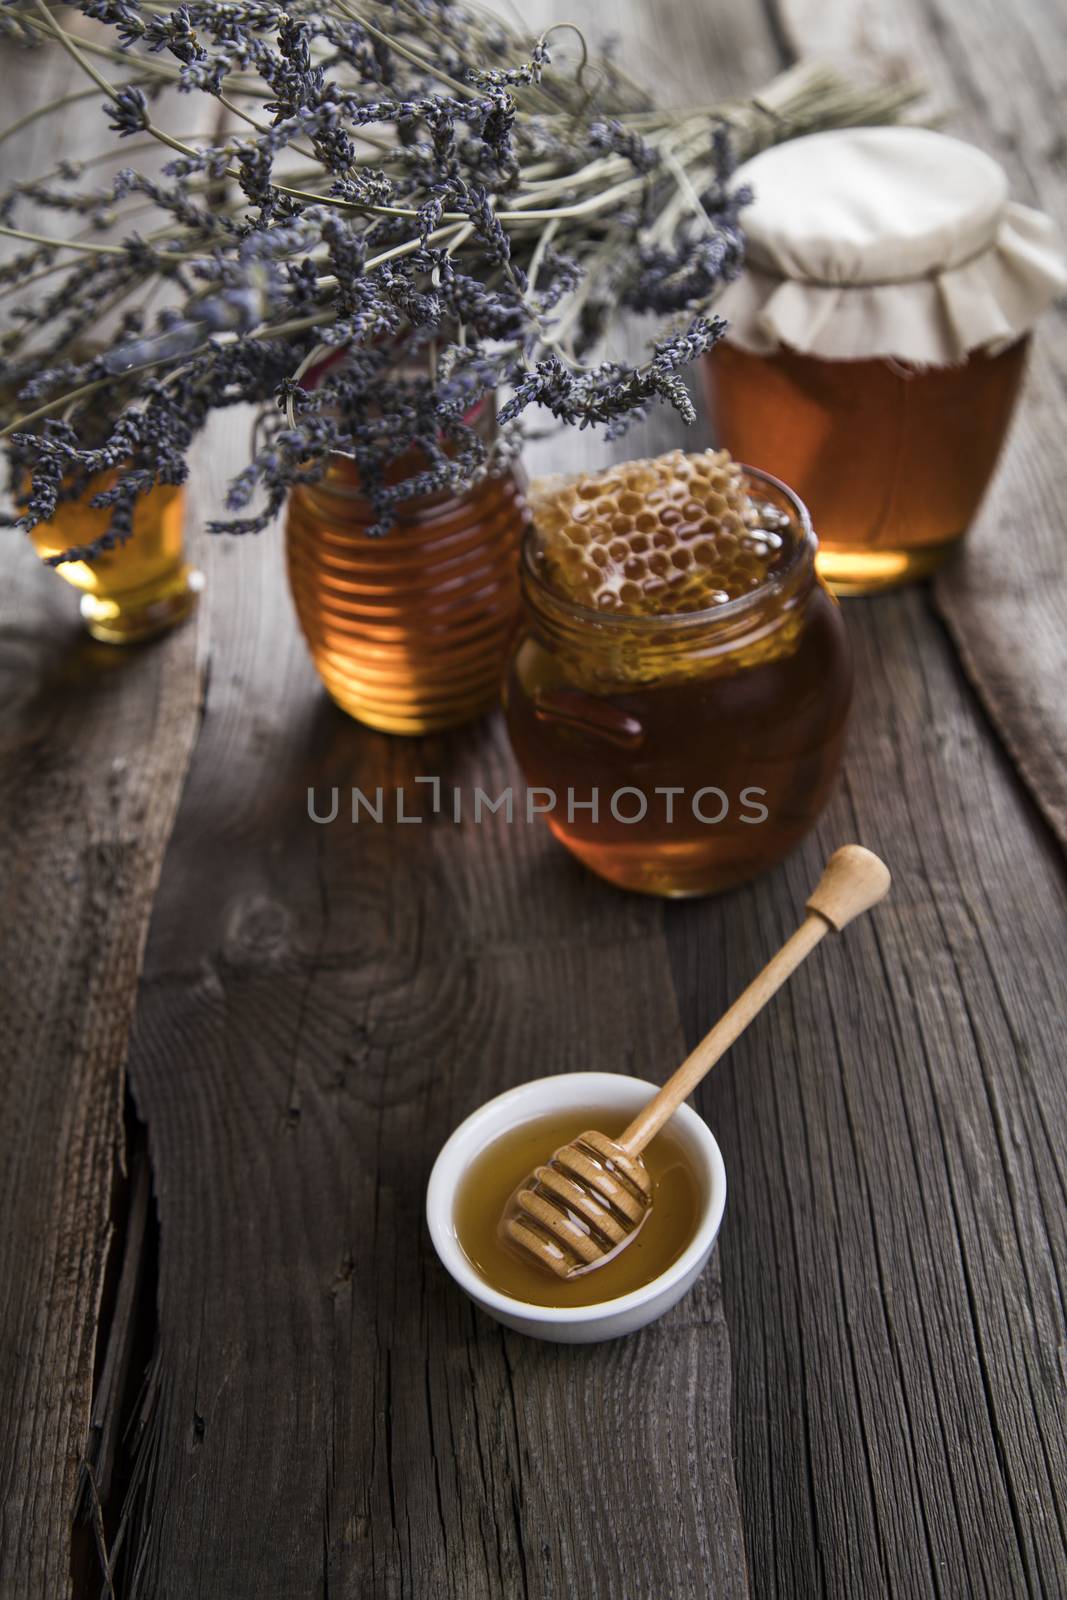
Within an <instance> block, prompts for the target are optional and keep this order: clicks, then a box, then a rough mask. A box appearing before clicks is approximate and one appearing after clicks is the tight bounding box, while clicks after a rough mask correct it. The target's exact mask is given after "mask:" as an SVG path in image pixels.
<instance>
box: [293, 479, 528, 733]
mask: <svg viewBox="0 0 1067 1600" xmlns="http://www.w3.org/2000/svg"><path fill="white" fill-rule="evenodd" d="M375 520H376V519H375V513H374V511H373V509H372V507H371V505H370V503H369V501H368V500H367V499H366V498H365V497H364V496H363V495H362V494H361V492H360V485H359V477H358V473H357V471H356V469H355V467H354V466H353V464H352V463H351V462H350V461H348V460H345V459H340V458H339V459H338V460H337V461H335V462H334V463H333V464H332V465H331V466H330V468H329V470H328V471H327V473H326V476H325V477H324V478H323V479H322V481H321V482H319V483H316V484H307V485H303V486H301V487H299V488H297V489H295V490H294V491H293V494H292V495H291V497H290V503H289V517H288V528H287V552H288V566H289V582H290V587H291V589H292V593H293V599H294V602H295V604H296V612H297V616H298V618H299V621H300V626H301V628H302V630H303V633H304V636H305V638H306V639H307V642H308V646H309V648H310V650H311V654H312V658H313V659H314V662H315V666H316V668H317V669H318V672H319V676H320V677H321V678H322V681H323V683H324V684H325V686H326V688H327V690H328V691H329V693H330V695H331V696H332V698H333V699H334V700H335V701H336V702H337V704H338V705H339V706H341V707H342V709H343V710H345V711H347V712H349V713H350V715H352V716H353V717H356V718H358V719H359V721H360V722H364V723H366V724H367V725H368V726H370V727H372V728H380V729H382V730H384V731H386V732H388V733H400V734H420V733H430V732H434V731H437V730H440V729H443V728H451V727H455V726H457V725H458V724H460V723H463V722H467V721H469V720H470V719H471V718H473V717H477V716H479V715H480V714H481V713H483V712H485V711H487V710H489V709H490V707H491V706H493V705H494V704H496V702H497V700H498V698H499V694H500V678H501V673H502V670H503V665H504V660H505V657H506V654H507V647H508V642H509V639H510V636H511V633H512V630H513V628H514V625H515V619H516V616H517V612H518V604H519V576H518V551H519V544H520V540H521V537H522V533H523V529H524V527H525V522H526V512H525V502H524V500H523V494H522V488H521V485H520V482H519V479H518V477H517V475H516V473H515V472H513V471H511V470H510V469H505V470H502V471H499V472H490V473H488V474H487V475H486V476H485V477H484V478H482V479H481V481H480V482H478V483H476V484H474V485H473V486H472V487H471V488H470V489H468V490H465V491H463V492H460V493H452V492H446V493H443V494H437V495H430V496H424V497H421V498H416V499H411V500H406V501H402V502H401V503H400V505H399V507H398V511H397V516H396V522H395V525H394V526H393V528H392V529H391V530H390V531H389V532H388V533H386V534H383V535H381V536H375V537H372V536H370V535H369V533H368V529H369V528H370V527H371V526H372V525H373V524H374V522H375Z"/></svg>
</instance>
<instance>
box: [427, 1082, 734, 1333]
mask: <svg viewBox="0 0 1067 1600" xmlns="http://www.w3.org/2000/svg"><path fill="white" fill-rule="evenodd" d="M658 1087H659V1086H658V1084H654V1083H645V1082H643V1081H642V1080H641V1079H640V1078H627V1077H623V1076H622V1074H620V1073H615V1072H567V1073H563V1074H562V1075H560V1076H559V1077H554V1078H537V1079H535V1080H534V1082H533V1083H523V1084H520V1085H519V1087H518V1088H517V1089H509V1090H508V1091H507V1092H506V1093H505V1094H499V1095H497V1097H496V1099H495V1100H490V1101H488V1102H487V1103H486V1104H485V1105H484V1106H482V1107H481V1109H480V1110H478V1111H475V1112H473V1113H472V1114H471V1116H469V1117H468V1118H467V1120H466V1122H461V1123H460V1125H459V1127H458V1128H457V1129H456V1131H455V1133H454V1134H453V1135H452V1137H451V1138H450V1139H449V1141H448V1143H447V1144H446V1145H445V1147H444V1149H443V1150H442V1151H441V1154H440V1155H439V1156H438V1157H437V1160H436V1161H435V1162H434V1167H433V1171H432V1172H431V1174H430V1182H429V1186H428V1188H427V1190H426V1221H427V1223H428V1224H429V1228H430V1237H431V1239H432V1240H433V1244H434V1249H435V1250H436V1251H437V1254H438V1255H439V1256H440V1258H441V1261H442V1263H443V1264H444V1266H445V1267H446V1268H447V1270H448V1271H449V1272H450V1273H451V1274H452V1276H453V1278H455V1280H456V1282H457V1283H458V1284H459V1286H460V1288H461V1289H465V1290H466V1291H467V1293H468V1294H469V1295H470V1297H471V1299H472V1300H473V1301H474V1303H475V1304H476V1305H478V1306H480V1307H481V1308H482V1310H483V1311H486V1312H488V1314H489V1315H490V1316H491V1317H495V1318H496V1320H497V1321H498V1322H502V1323H504V1325H505V1326H506V1327H508V1328H515V1329H517V1331H518V1332H519V1333H528V1334H530V1335H531V1336H532V1337H533V1338H535V1339H552V1340H554V1341H556V1342H557V1343H559V1344H593V1343H594V1342H595V1341H596V1340H598V1339H616V1338H618V1337H619V1336H620V1335H622V1334H624V1333H633V1332H634V1330H635V1329H637V1328H643V1327H644V1326H645V1324H646V1323H649V1322H654V1321H655V1320H656V1318H657V1317H661V1316H662V1315H663V1313H664V1312H665V1311H667V1310H669V1309H670V1307H671V1306H673V1305H674V1304H675V1302H676V1301H678V1300H680V1299H681V1298H682V1296H683V1294H685V1293H686V1291H687V1290H688V1289H690V1288H691V1287H692V1285H693V1283H694V1282H695V1280H696V1278H697V1275H698V1274H699V1273H700V1272H701V1271H702V1270H703V1268H704V1266H705V1265H706V1264H707V1260H708V1257H709V1256H710V1255H711V1250H712V1246H713V1245H714V1243H715V1239H716V1235H717V1234H718V1232H719V1224H720V1222H721V1221H722V1212H723V1206H724V1205H725V1204H726V1170H725V1168H724V1167H723V1163H722V1154H721V1152H720V1150H719V1147H718V1145H717V1144H716V1143H715V1140H714V1138H713V1137H712V1135H711V1131H710V1129H709V1128H708V1127H707V1125H706V1124H705V1123H704V1122H702V1121H701V1119H700V1118H699V1117H698V1116H697V1114H696V1112H695V1111H693V1110H691V1109H690V1107H689V1106H681V1107H680V1108H679V1110H677V1111H676V1112H675V1114H674V1117H673V1119H672V1121H671V1129H672V1131H673V1133H674V1134H675V1136H676V1137H677V1138H678V1139H679V1140H680V1141H681V1142H682V1143H683V1144H684V1145H685V1147H686V1149H687V1151H688V1152H689V1154H690V1155H691V1156H692V1159H693V1164H694V1167H695V1169H696V1172H697V1175H698V1177H699V1179H700V1182H701V1186H702V1189H703V1197H702V1198H703V1204H702V1206H701V1210H700V1219H699V1221H698V1223H697V1228H696V1232H695V1233H694V1235H693V1238H692V1239H691V1240H690V1242H689V1244H688V1245H687V1246H686V1248H685V1249H684V1250H683V1251H682V1253H681V1255H680V1256H679V1257H678V1259H677V1261H675V1262H674V1263H673V1264H672V1265H671V1266H669V1267H668V1268H667V1270H666V1272H662V1273H660V1275H659V1277H658V1278H653V1280H652V1282H651V1283H646V1284H645V1286H644V1288H642V1289H634V1290H633V1291H632V1292H631V1293H630V1294H624V1295H620V1296H619V1297H618V1299H615V1300H604V1301H601V1303H600V1304H599V1305H593V1306H534V1305H530V1304H528V1303H527V1302H526V1301H525V1300H516V1299H514V1298H513V1297H512V1296H511V1295H508V1294H501V1293H500V1291H499V1290H497V1289H492V1288H490V1286H489V1284H487V1283H486V1282H485V1281H484V1279H483V1278H482V1277H481V1276H480V1275H479V1274H478V1273H477V1272H476V1271H475V1270H474V1267H473V1266H472V1265H471V1263H470V1261H469V1260H468V1259H467V1257H466V1255H465V1254H464V1252H463V1249H462V1248H461V1246H460V1243H459V1239H458V1238H457V1237H456V1227H455V1221H454V1206H455V1197H456V1188H457V1186H458V1184H459V1181H460V1179H461V1178H462V1177H463V1174H464V1173H465V1172H466V1171H467V1168H468V1167H469V1166H470V1163H471V1161H472V1160H473V1159H474V1157H475V1156H476V1155H477V1154H478V1152H479V1151H480V1150H482V1149H483V1148H484V1147H485V1146H486V1145H487V1144H488V1143H489V1142H490V1140H491V1139H495V1138H496V1137H497V1136H498V1135H499V1134H501V1133H503V1132H504V1131H505V1130H506V1129H508V1128H513V1127H515V1126H516V1124H517V1123H520V1122H528V1121H530V1119H531V1118H532V1117H537V1116H543V1115H545V1114H546V1113H547V1112H550V1111H559V1110H565V1109H566V1108H567V1107H568V1106H576V1107H582V1108H588V1107H590V1106H607V1107H610V1108H611V1109H612V1110H616V1109H617V1110H619V1111H621V1112H623V1114H624V1115H630V1116H632V1115H633V1114H634V1112H636V1111H637V1110H638V1109H639V1108H640V1107H641V1106H643V1105H644V1104H645V1103H646V1102H647V1101H648V1100H649V1099H650V1098H651V1096H652V1095H653V1094H654V1093H655V1092H656V1089H657V1088H658ZM546 1154H548V1152H546Z"/></svg>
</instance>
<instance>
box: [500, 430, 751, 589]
mask: <svg viewBox="0 0 1067 1600" xmlns="http://www.w3.org/2000/svg"><path fill="white" fill-rule="evenodd" d="M531 509H532V511H533V516H534V521H535V523H536V525H537V529H538V533H539V535H540V543H541V552H540V553H541V561H542V568H543V571H544V574H545V577H546V578H547V580H548V582H549V583H550V585H551V586H552V588H553V589H555V590H556V592H557V593H558V594H560V595H561V596H562V597H563V598H565V599H567V600H570V601H573V602H574V603H575V604H577V605H582V606H588V607H589V608H590V609H591V610H594V611H605V612H619V613H621V614H623V615H627V616H642V615H643V616H654V615H670V614H672V613H675V612H693V611H701V610H704V609H705V608H708V607H711V606H717V605H725V604H726V603H727V601H729V600H736V599H737V598H738V597H739V596H741V595H743V594H748V593H751V591H752V590H754V589H757V588H759V586H760V584H761V583H762V582H763V581H764V579H765V577H766V576H767V573H768V572H769V570H770V568H771V567H772V566H773V564H774V562H775V561H776V560H777V559H778V557H779V554H780V552H781V549H782V543H783V540H782V533H781V532H780V531H779V530H780V527H781V519H780V517H779V514H778V513H776V512H774V511H773V510H771V509H770V508H763V507H760V506H758V505H756V504H754V503H753V502H752V501H751V500H750V498H749V496H748V493H747V491H746V488H745V481H744V475H743V473H742V470H741V468H740V467H739V466H738V464H737V463H736V462H735V461H733V460H732V459H731V457H730V456H729V455H728V454H727V452H726V451H725V450H720V451H713V450H707V451H704V452H702V453H697V454H690V455H687V454H685V453H684V452H683V451H681V450H674V451H671V452H670V453H669V454H667V455H662V456H657V457H655V459H653V460H647V461H627V462H623V463H622V464H621V465H619V466H615V467H611V468H609V469H608V470H607V471H606V472H601V473H595V474H591V475H590V476H588V477H582V478H577V479H574V478H572V479H563V478H555V479H552V480H550V481H548V482H546V483H544V484H542V485H541V486H540V488H539V490H538V492H536V493H535V494H534V496H533V497H532V501H531Z"/></svg>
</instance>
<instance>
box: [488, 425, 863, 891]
mask: <svg viewBox="0 0 1067 1600" xmlns="http://www.w3.org/2000/svg"><path fill="white" fill-rule="evenodd" d="M532 511H533V519H534V521H533V527H532V529H531V531H530V532H529V533H528V534H527V537H526V539H525V542H524V546H523V554H522V587H523V597H524V618H523V621H522V623H521V625H520V629H519V633H518V636H517V639H516V642H515V646H514V649H513V653H512V658H511V663H510V667H509V671H508V675H507V680H506V684H505V709H506V713H507V724H508V732H509V734H510V737H511V742H512V745H513V747H514V749H515V753H516V755H517V757H518V760H519V763H520V765H521V767H522V770H523V773H524V776H525V778H526V782H527V785H528V801H529V800H534V802H535V809H536V810H537V811H540V812H543V814H544V815H545V817H546V820H547V822H548V824H549V826H550V828H551V829H552V831H553V832H554V833H555V835H556V837H557V838H558V839H559V840H561V842H562V843H563V844H564V845H566V847H567V849H568V850H570V851H572V852H573V853H574V855H576V856H577V857H578V858H579V859H580V860H582V861H583V862H584V863H585V864H586V865H587V866H589V867H591V868H592V870H593V871H594V872H597V873H599V874H600V876H601V877H604V878H607V879H609V880H610V881H611V882H612V883H616V884H619V885H621V886H622V887H623V888H627V889H636V890H641V891H644V892H645V893H649V894H659V895H672V896H673V895H697V894H708V893H712V892H715V891H718V890H722V889H727V888H729V887H731V886H732V885H734V884H737V883H741V882H743V881H744V880H745V879H747V878H750V877H752V876H753V875H754V874H756V873H758V872H761V871H763V870H764V869H765V868H767V867H770V866H772V865H773V864H774V863H776V862H777V861H780V860H781V859H782V858H783V857H784V856H786V855H787V854H788V853H789V852H790V851H791V850H792V849H793V848H794V846H795V845H796V844H797V843H798V842H799V841H800V839H801V838H802V837H803V836H804V834H806V833H807V831H808V830H809V828H810V827H811V826H812V825H813V823H814V822H815V819H816V818H817V816H818V815H819V812H820V811H821V810H822V807H823V805H824V804H825V802H826V799H827V797H828V794H829V792H830V787H831V784H832V782H833V779H834V776H835V773H836V771H837V767H838V764H839V761H840V757H841V751H842V744H843V739H844V733H845V724H846V719H847V714H848V707H849V701H850V697H851V691H852V665H851V657H850V653H849V647H848V641H847V638H846V635H845V630H844V626H843V623H842V620H841V614H840V610H839V608H838V606H837V604H836V603H835V601H834V599H833V597H832V596H831V595H830V594H829V592H828V591H827V589H826V588H825V587H824V585H823V584H822V582H821V581H820V580H819V578H818V577H817V575H816V572H815V563H814V557H815V539H814V536H813V534H812V529H811V524H810V521H809V519H808V515H807V512H806V511H805V509H804V507H803V505H802V504H801V503H800V501H799V500H798V499H797V498H796V496H795V495H794V494H792V492H791V491H790V490H789V489H787V488H786V487H785V486H784V485H783V484H781V483H779V482H777V481H776V480H775V479H773V478H771V477H769V476H767V475H766V474H764V473H760V472H755V471H752V470H750V469H745V468H741V467H740V466H738V465H737V464H736V463H734V462H733V461H731V460H729V458H728V457H727V456H726V454H725V452H722V453H720V454H714V453H712V452H710V451H709V452H706V453H704V454H697V455H683V454H682V452H681V451H676V452H674V453H673V454H671V455H668V456H663V457H659V458H657V459H656V460H654V461H636V462H635V461H631V462H626V463H623V464H622V465H620V466H619V467H617V468H613V469H610V470H609V471H607V472H605V473H600V474H597V475H595V476H592V477H588V478H581V479H577V480H570V481H568V482H565V483H562V484H556V485H551V484H550V485H547V486H544V487H542V488H541V489H540V490H539V492H538V493H537V494H536V495H535V496H534V497H533V498H532ZM527 809H528V811H529V810H530V809H531V807H530V805H529V804H528V807H527Z"/></svg>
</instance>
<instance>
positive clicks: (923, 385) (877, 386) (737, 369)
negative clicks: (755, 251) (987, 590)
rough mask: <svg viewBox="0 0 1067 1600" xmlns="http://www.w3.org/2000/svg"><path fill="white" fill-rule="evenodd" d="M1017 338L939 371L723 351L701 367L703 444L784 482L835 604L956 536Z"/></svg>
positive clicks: (985, 477) (921, 560)
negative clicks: (798, 500) (803, 508)
mask: <svg viewBox="0 0 1067 1600" xmlns="http://www.w3.org/2000/svg"><path fill="white" fill-rule="evenodd" d="M1028 343H1029V341H1028V340H1027V339H1019V340H1017V341H1016V342H1015V343H1014V344H1012V345H1011V346H1009V348H1008V349H1006V350H1003V351H1001V352H999V353H998V354H996V355H986V354H985V353H983V352H981V351H976V352H975V353H974V354H972V355H971V356H970V357H969V358H968V359H967V360H966V361H964V362H962V363H961V364H960V365H958V366H953V367H928V368H923V369H919V368H916V367H915V366H913V365H909V364H907V363H905V362H900V361H888V360H865V361H823V360H819V359H818V358H817V357H815V356H811V355H804V354H801V353H800V352H798V351H795V350H788V349H783V350H780V351H778V352H777V353H776V354H774V355H767V356H758V355H753V354H750V353H749V352H748V351H747V350H742V349H739V348H737V347H735V346H732V345H730V344H728V343H726V342H725V341H724V342H723V343H722V344H721V345H720V346H718V347H717V348H716V349H715V350H714V351H713V352H712V353H711V354H710V355H709V356H708V357H707V358H706V360H705V367H704V371H705V378H706V385H707V392H708V407H709V411H710V412H711V415H712V419H713V427H714V430H715V434H716V437H717V438H718V439H719V440H720V441H721V442H722V443H723V444H724V445H726V447H727V448H728V449H729V450H732V451H734V452H735V453H737V454H738V455H741V456H743V457H744V459H745V460H746V461H751V462H753V463H754V464H755V465H757V466H760V467H765V468H766V469H767V470H768V471H770V472H775V473H777V474H779V475H780V476H781V477H783V478H785V479H786V480H787V482H789V483H790V484H792V485H793V486H794V487H795V489H796V491H797V493H798V494H799V495H801V496H802V498H803V499H804V501H805V502H806V503H807V505H808V506H809V507H810V509H811V513H812V516H813V517H814V519H815V525H816V527H817V529H818V533H819V554H818V558H817V565H818V569H819V572H820V573H821V574H822V576H823V577H824V578H825V579H826V581H827V582H828V583H829V584H830V585H831V586H832V587H833V588H834V589H836V590H837V591H838V592H839V593H841V594H867V593H871V592H873V591H875V590H877V589H882V588H886V587H889V586H892V585H895V584H898V583H904V582H907V581H910V580H913V579H918V578H924V577H927V576H929V575H930V574H931V573H932V572H935V571H936V570H937V569H938V568H939V567H940V566H941V565H942V564H943V563H944V562H945V560H946V559H947V557H948V556H949V554H950V553H951V551H952V549H953V548H954V546H955V545H956V544H957V543H958V542H959V540H960V539H961V538H962V537H963V535H964V534H965V533H966V531H967V529H968V527H969V526H970V524H971V522H972V521H973V520H974V517H975V514H976V513H977V511H978V508H979V505H980V504H981V501H982V497H983V495H984V494H985V491H986V488H987V486H988V484H989V481H990V479H991V478H992V476H993V471H994V469H995V467H996V464H997V459H998V457H999V455H1000V451H1001V448H1002V446H1003V444H1004V440H1005V437H1006V435H1007V431H1008V425H1009V423H1010V421H1011V416H1012V412H1013V410H1014V408H1015V402H1016V399H1017V397H1018V393H1019V388H1020V384H1021V382H1022V377H1023V371H1024V367H1025V362H1026V351H1027V345H1028Z"/></svg>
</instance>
